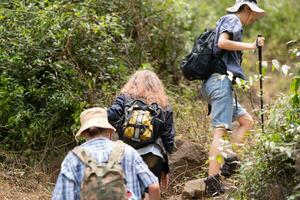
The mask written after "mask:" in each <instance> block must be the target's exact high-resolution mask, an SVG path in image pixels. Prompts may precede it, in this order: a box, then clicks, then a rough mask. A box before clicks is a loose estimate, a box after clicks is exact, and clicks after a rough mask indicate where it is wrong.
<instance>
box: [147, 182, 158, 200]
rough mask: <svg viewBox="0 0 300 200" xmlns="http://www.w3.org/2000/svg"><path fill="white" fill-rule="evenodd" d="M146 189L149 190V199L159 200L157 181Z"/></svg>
mask: <svg viewBox="0 0 300 200" xmlns="http://www.w3.org/2000/svg"><path fill="white" fill-rule="evenodd" d="M148 190H149V200H159V199H160V189H159V184H158V183H154V184H151V185H149V187H148Z"/></svg>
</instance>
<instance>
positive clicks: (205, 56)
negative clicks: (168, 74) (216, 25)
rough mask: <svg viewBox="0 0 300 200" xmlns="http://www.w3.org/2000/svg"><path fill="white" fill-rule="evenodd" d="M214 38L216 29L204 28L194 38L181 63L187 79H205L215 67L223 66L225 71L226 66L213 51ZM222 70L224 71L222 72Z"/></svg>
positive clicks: (214, 70)
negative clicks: (191, 47) (190, 48)
mask: <svg viewBox="0 0 300 200" xmlns="http://www.w3.org/2000/svg"><path fill="white" fill-rule="evenodd" d="M215 38H216V29H208V30H207V29H206V30H205V31H204V33H202V34H201V35H200V36H199V37H198V39H197V40H196V42H195V44H194V47H193V49H192V51H191V53H190V54H188V55H187V56H186V57H185V59H184V60H183V61H182V63H181V70H182V72H183V75H184V77H185V78H187V79H188V80H206V79H208V77H209V76H210V75H211V74H213V73H214V72H216V67H217V66H218V67H219V68H220V66H221V68H225V69H224V70H221V71H222V73H224V72H225V73H226V67H225V65H224V63H223V61H222V60H221V59H220V58H221V57H222V56H223V54H224V52H222V53H221V55H220V57H216V56H215V55H214V52H213V48H214V42H215ZM223 71H224V72H223Z"/></svg>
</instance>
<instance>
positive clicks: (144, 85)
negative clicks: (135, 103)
mask: <svg viewBox="0 0 300 200" xmlns="http://www.w3.org/2000/svg"><path fill="white" fill-rule="evenodd" d="M121 93H123V94H127V95H129V96H130V97H131V98H134V99H137V98H142V99H144V100H145V101H146V103H148V104H151V103H157V104H158V105H160V106H161V107H162V108H167V106H168V105H169V100H168V97H167V95H166V93H165V90H164V86H163V84H162V82H161V80H160V79H159V78H158V76H157V75H156V74H155V73H154V72H152V71H149V70H138V71H136V72H135V73H134V74H133V75H132V76H131V77H130V79H129V80H128V82H127V83H126V84H125V85H124V87H123V88H122V89H121Z"/></svg>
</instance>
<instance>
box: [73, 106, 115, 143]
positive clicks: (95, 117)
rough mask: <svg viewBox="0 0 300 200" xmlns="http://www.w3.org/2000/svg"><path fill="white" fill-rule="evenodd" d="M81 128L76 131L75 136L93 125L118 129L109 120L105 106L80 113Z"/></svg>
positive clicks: (80, 134) (113, 129)
mask: <svg viewBox="0 0 300 200" xmlns="http://www.w3.org/2000/svg"><path fill="white" fill-rule="evenodd" d="M80 124H81V126H80V129H79V131H78V132H77V133H76V135H75V138H79V137H81V136H82V132H83V131H85V130H86V129H88V128H91V127H99V128H105V129H111V130H112V131H115V130H116V129H115V128H114V127H113V126H112V125H111V124H110V123H109V122H108V120H107V114H106V110H105V109H104V108H99V107H96V108H90V109H87V110H85V111H83V112H82V113H81V114H80Z"/></svg>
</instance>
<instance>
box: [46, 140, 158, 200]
mask: <svg viewBox="0 0 300 200" xmlns="http://www.w3.org/2000/svg"><path fill="white" fill-rule="evenodd" d="M81 146H83V147H84V148H85V149H86V151H87V152H89V154H91V155H92V157H93V158H95V159H96V160H97V162H99V163H102V162H107V161H108V159H109V155H110V153H111V151H112V149H113V148H114V146H115V143H114V142H113V141H111V140H109V139H106V138H96V139H92V140H89V141H87V142H85V143H84V144H82V145H81ZM121 165H122V168H123V170H124V173H125V178H126V185H127V190H128V191H130V192H131V193H133V194H134V197H135V198H132V199H142V197H141V196H142V193H143V192H144V190H145V188H147V187H148V186H149V185H151V184H154V183H158V179H157V178H156V176H154V175H153V173H152V172H151V171H150V170H149V169H148V167H147V165H146V164H145V163H144V161H143V160H142V158H141V157H140V155H139V154H138V152H137V151H136V150H134V149H133V148H132V147H130V146H128V145H127V146H126V148H125V151H124V155H123V159H122V161H121ZM84 168H85V165H84V164H83V163H82V162H81V161H80V160H79V158H78V157H77V156H76V155H75V154H74V153H72V152H69V154H68V155H67V156H66V157H65V159H64V161H63V162H62V164H61V170H60V174H59V176H58V179H57V182H56V185H55V188H54V191H53V194H52V200H75V199H80V185H81V181H82V180H83V175H84V174H83V173H84Z"/></svg>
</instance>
